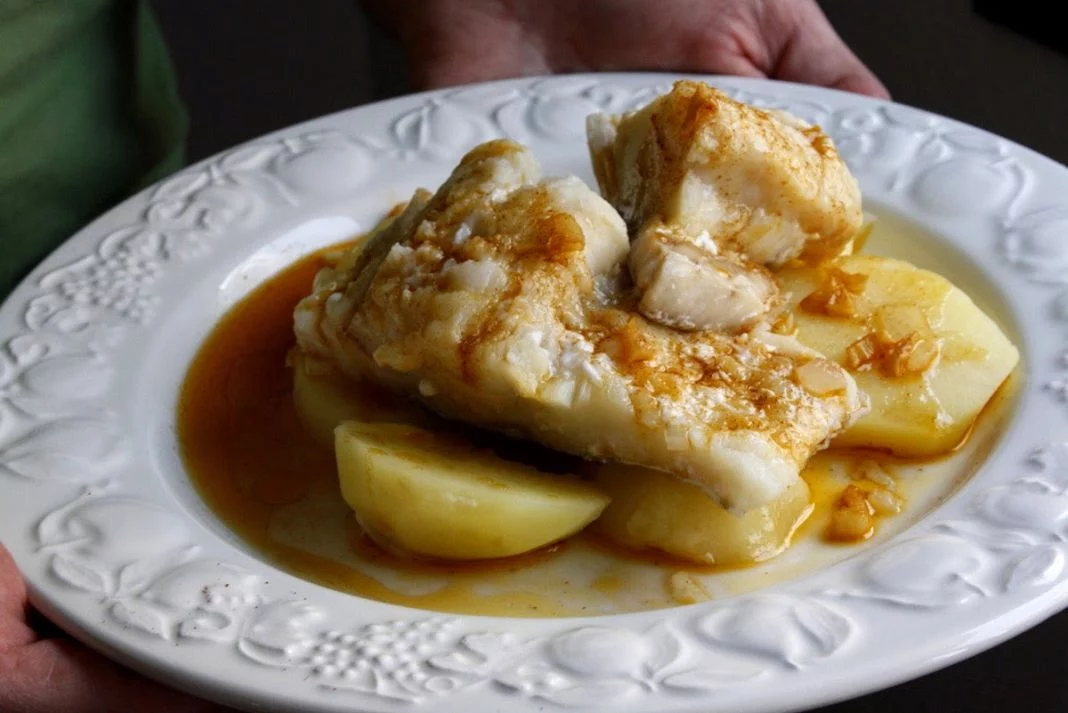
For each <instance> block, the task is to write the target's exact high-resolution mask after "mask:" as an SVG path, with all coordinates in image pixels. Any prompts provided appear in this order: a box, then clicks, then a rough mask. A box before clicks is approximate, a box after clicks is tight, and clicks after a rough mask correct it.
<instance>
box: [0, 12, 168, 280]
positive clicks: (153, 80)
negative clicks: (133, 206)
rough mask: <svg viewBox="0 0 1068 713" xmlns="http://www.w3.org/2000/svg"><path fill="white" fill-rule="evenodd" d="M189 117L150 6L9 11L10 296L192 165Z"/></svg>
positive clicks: (2, 164)
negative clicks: (115, 213) (74, 241)
mask: <svg viewBox="0 0 1068 713" xmlns="http://www.w3.org/2000/svg"><path fill="white" fill-rule="evenodd" d="M187 123H188V122H187V117H186V114H185V111H184V109H183V107H182V103H181V99H180V97H179V94H178V87H177V83H176V81H175V77H174V71H173V68H172V66H171V62H170V58H169V57H168V54H167V48H166V45H165V44H164V41H163V36H162V34H161V33H160V31H159V28H158V26H157V24H156V22H155V18H154V17H153V15H152V13H151V10H150V9H149V7H148V3H147V1H142V0H3V1H2V2H0V299H3V297H5V296H6V295H7V294H8V293H9V292H10V290H11V288H13V287H14V285H15V284H16V283H17V282H18V280H20V279H22V277H24V276H25V274H26V273H27V272H28V271H29V270H30V269H31V268H32V267H33V266H34V265H35V264H36V263H37V262H39V261H40V260H41V259H42V258H44V257H45V256H46V255H47V254H48V253H49V252H51V251H52V250H53V249H54V248H55V247H56V246H57V245H59V244H60V243H62V242H63V241H64V240H66V239H67V238H68V237H70V236H71V235H72V234H73V233H74V232H76V231H77V230H78V229H79V228H80V227H82V226H83V225H84V224H85V223H87V222H89V221H90V220H92V219H93V218H94V217H96V216H97V215H99V214H100V213H101V212H103V211H104V210H106V209H108V208H109V207H110V206H112V205H114V204H115V203H116V202H118V201H119V200H121V199H122V198H124V197H125V196H127V195H128V194H129V193H131V192H132V191H135V190H136V189H137V188H139V187H141V186H144V185H146V184H148V183H151V182H152V181H154V180H156V179H157V178H160V177H162V176H164V175H166V174H167V173H170V172H172V171H174V170H176V169H177V168H179V167H180V166H181V164H182V161H183V158H184V142H185V135H186V130H187Z"/></svg>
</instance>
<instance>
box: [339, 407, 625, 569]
mask: <svg viewBox="0 0 1068 713" xmlns="http://www.w3.org/2000/svg"><path fill="white" fill-rule="evenodd" d="M335 437H336V445H335V451H336V454H337V463H338V475H339V476H340V478H341V494H342V495H343V496H344V498H345V502H347V503H348V504H349V505H350V506H351V507H352V509H353V510H354V511H355V513H356V519H357V521H358V522H359V523H360V526H361V527H362V528H363V529H364V531H365V532H366V533H367V534H368V535H369V536H370V537H371V538H373V539H374V540H375V541H376V542H378V543H379V544H381V545H383V546H384V547H387V548H389V549H391V550H394V551H401V552H405V553H410V554H415V555H422V556H426V557H435V558H441V559H453V560H475V559H492V558H497V557H508V556H511V555H517V554H521V553H523V552H528V551H530V550H534V549H537V548H539V547H544V546H546V545H549V544H552V543H554V542H557V541H559V540H562V539H564V538H566V537H569V536H571V535H573V534H575V533H576V532H578V531H580V530H582V529H583V528H584V527H586V525H588V524H589V523H590V522H592V521H593V520H594V519H595V518H596V517H597V516H598V515H600V514H601V511H602V510H604V508H605V506H606V505H607V504H608V501H609V498H608V496H606V495H605V494H604V493H603V492H601V491H600V490H599V489H597V488H596V487H594V486H593V485H590V484H588V483H585V482H582V481H580V480H577V479H573V478H569V477H566V476H556V475H548V474H546V473H542V472H540V471H537V470H535V469H534V468H531V467H529V466H526V465H522V464H519V463H514V462H511V461H506V460H503V459H501V458H498V457H497V456H496V455H494V454H493V453H490V452H487V451H481V450H476V449H475V448H473V447H472V446H470V445H469V444H467V443H466V442H464V441H462V440H459V439H454V438H451V437H448V436H444V435H440V434H437V433H433V432H430V431H426V430H424V429H420V428H416V427H413V426H406V425H400V424H385V423H377V424H371V423H358V422H346V423H344V424H342V425H341V426H339V427H338V428H337V430H336V434H335Z"/></svg>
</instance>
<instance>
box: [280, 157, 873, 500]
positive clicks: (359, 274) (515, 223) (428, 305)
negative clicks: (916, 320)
mask: <svg viewBox="0 0 1068 713" xmlns="http://www.w3.org/2000/svg"><path fill="white" fill-rule="evenodd" d="M628 248H629V245H628V237H627V231H626V226H625V224H624V221H623V220H622V218H621V217H620V216H619V215H618V213H617V212H616V211H615V210H614V209H613V208H612V206H610V205H609V204H608V203H607V202H606V201H605V200H603V199H602V198H601V197H600V196H598V195H597V194H596V193H594V192H593V191H592V190H590V189H589V188H588V187H587V186H586V185H584V184H583V183H582V182H581V181H579V180H578V179H576V178H557V179H541V178H540V175H539V167H538V165H537V162H536V161H535V159H534V157H533V156H532V154H531V153H530V152H529V151H528V150H526V149H525V148H523V147H522V146H519V145H517V144H515V143H512V142H509V141H494V142H490V143H487V144H483V145H481V146H479V147H477V148H475V149H474V150H473V151H471V152H470V153H469V154H468V155H467V156H465V157H464V158H463V160H462V161H461V163H460V165H459V166H458V167H457V168H456V170H455V171H454V172H453V174H452V176H451V177H450V178H449V179H448V180H447V181H446V182H445V184H444V185H442V186H441V188H440V189H439V190H438V191H437V193H435V194H434V195H433V196H431V195H430V194H429V193H427V192H425V191H421V192H418V193H417V194H416V195H415V196H414V198H413V199H412V201H411V202H410V203H409V205H408V207H407V208H406V209H405V210H404V211H403V212H402V213H401V214H400V215H398V216H397V217H395V218H394V219H392V221H390V222H389V223H388V224H386V225H385V226H383V227H382V228H381V229H380V230H379V231H377V232H376V233H375V234H374V235H373V236H371V237H370V238H369V240H368V242H367V243H366V244H365V245H364V246H363V247H362V248H357V249H355V250H353V251H352V252H351V253H350V254H349V255H347V256H346V257H345V258H344V259H343V260H342V261H341V262H340V264H338V265H337V266H336V267H335V268H333V269H328V270H324V271H323V272H322V273H321V274H320V275H319V276H318V277H317V279H316V283H315V288H314V292H313V294H312V295H310V296H309V297H307V298H306V299H305V300H303V301H302V302H301V303H300V305H299V306H298V308H297V310H296V314H295V331H296V335H297V338H298V341H299V345H300V347H301V348H302V349H303V350H305V351H307V352H310V353H313V354H315V355H318V356H321V357H323V358H326V359H329V360H330V361H332V362H333V363H334V364H335V365H336V366H337V367H338V368H340V369H341V370H343V371H344V372H345V373H347V374H348V375H350V376H351V377H352V378H354V379H372V380H374V381H376V382H378V383H380V384H384V385H386V386H388V387H390V388H392V389H394V390H395V391H397V392H400V393H403V394H409V395H411V396H413V397H416V398H419V399H420V400H422V401H423V402H424V403H425V404H427V405H428V406H429V407H431V408H432V409H434V410H436V411H438V412H440V413H442V414H443V415H445V416H447V417H451V418H455V419H459V420H463V421H466V422H469V423H473V424H476V425H479V426H483V427H487V428H491V429H497V430H500V431H503V432H506V433H509V434H514V435H519V436H523V437H527V438H531V439H534V440H536V441H539V442H541V443H543V444H545V445H548V446H550V447H553V448H556V449H559V450H562V451H566V452H570V453H574V454H577V455H580V456H583V457H587V458H591V459H599V460H606V461H619V462H623V463H631V464H636V465H643V466H647V467H651V468H655V469H659V470H663V471H667V472H670V473H673V474H675V475H677V476H679V477H681V478H684V479H687V480H690V481H693V482H695V483H698V484H699V485H701V486H703V487H704V488H705V489H706V490H707V491H708V492H709V493H710V494H712V495H713V496H714V497H716V498H717V499H718V500H719V501H720V502H722V503H723V504H725V505H726V506H728V507H731V508H733V509H736V510H739V511H744V510H748V509H750V508H753V507H758V506H760V505H763V504H765V503H767V502H769V501H771V500H773V499H774V498H776V497H777V496H778V495H780V494H781V493H782V492H783V491H784V490H785V489H786V488H787V487H788V486H789V485H790V484H791V483H793V482H795V481H796V479H797V478H798V477H799V471H800V468H801V467H802V465H803V464H804V463H805V462H806V460H807V459H808V458H809V457H810V456H811V455H812V453H813V452H814V451H816V450H817V449H819V448H820V447H821V446H823V445H824V444H825V443H826V442H827V441H828V440H829V439H830V438H831V437H832V436H833V435H835V434H836V433H838V432H839V431H840V430H842V429H843V428H844V427H845V426H846V425H847V424H848V423H849V422H850V421H851V420H852V419H853V418H855V417H856V416H857V414H858V413H859V412H860V411H861V410H862V405H861V401H862V396H861V395H859V394H858V392H857V390H856V387H855V385H854V382H853V379H852V378H851V377H850V376H849V375H848V374H847V373H846V372H845V371H844V370H843V369H841V368H840V367H838V366H837V365H835V364H833V363H831V362H829V361H827V360H825V359H823V358H822V357H821V356H820V355H819V354H817V353H816V352H813V351H811V350H808V349H806V348H804V347H802V346H801V345H800V344H799V343H798V342H796V341H795V340H794V339H793V338H791V337H786V336H782V335H778V334H774V333H772V332H770V331H769V330H768V329H767V328H757V329H754V330H752V331H750V332H747V333H744V334H725V333H718V332H714V331H680V330H677V329H674V328H671V327H668V326H665V325H663V324H659V323H657V322H655V321H652V320H650V319H648V318H647V317H645V316H643V315H642V314H641V313H639V312H638V310H637V304H636V301H635V297H634V290H633V289H632V285H631V284H630V280H629V279H628V277H627V275H626V270H625V261H626V260H627V256H628V254H629V253H628Z"/></svg>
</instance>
